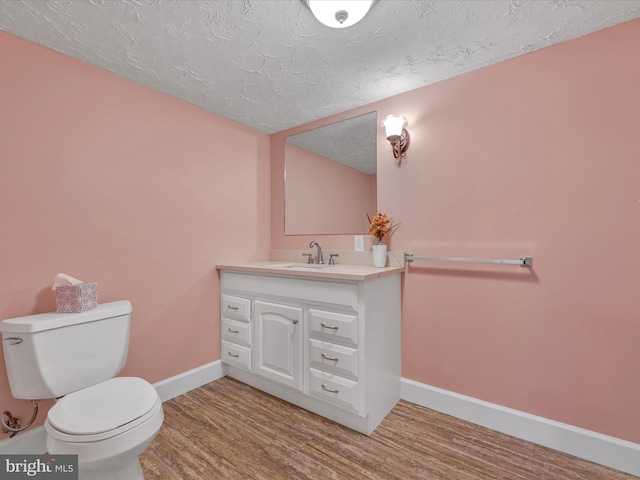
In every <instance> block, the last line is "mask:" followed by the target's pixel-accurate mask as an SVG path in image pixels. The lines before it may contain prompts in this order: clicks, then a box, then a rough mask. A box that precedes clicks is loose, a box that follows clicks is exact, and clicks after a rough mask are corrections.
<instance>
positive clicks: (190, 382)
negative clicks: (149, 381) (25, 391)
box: [0, 360, 224, 455]
mask: <svg viewBox="0 0 640 480" xmlns="http://www.w3.org/2000/svg"><path fill="white" fill-rule="evenodd" d="M223 376H224V373H223V371H222V362H220V360H218V361H216V362H211V363H209V364H207V365H202V366H200V367H197V368H194V369H193V370H189V371H187V372H183V373H180V374H178V375H176V376H174V377H171V378H167V379H166V380H161V381H159V382H157V383H154V384H153V386H154V387H155V388H156V390H157V392H158V395H159V396H160V398H161V399H162V401H163V402H166V401H167V400H171V399H172V398H174V397H177V396H178V395H182V394H183V393H187V392H188V391H190V390H193V389H194V388H198V387H201V386H202V385H206V384H207V383H209V382H213V381H214V380H218V379H219V378H222V377H223ZM46 451H47V447H46V445H45V431H44V427H42V426H41V427H35V428H32V429H31V430H27V431H26V432H24V433H19V434H18V435H16V436H15V437H13V438H6V439H4V440H0V453H2V454H33V455H38V454H42V453H45V452H46Z"/></svg>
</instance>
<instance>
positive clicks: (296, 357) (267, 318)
mask: <svg viewBox="0 0 640 480" xmlns="http://www.w3.org/2000/svg"><path fill="white" fill-rule="evenodd" d="M254 319H255V335H256V336H255V345H254V353H255V358H254V362H255V365H254V366H255V369H254V370H255V373H257V374H259V375H262V376H264V377H267V378H270V379H271V380H275V381H277V382H279V383H282V384H284V385H287V386H289V387H292V388H295V389H297V390H302V308H300V307H293V306H289V305H281V304H276V303H269V302H263V301H260V300H256V301H255V303H254Z"/></svg>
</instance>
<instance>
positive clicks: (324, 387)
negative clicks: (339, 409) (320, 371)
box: [320, 383, 340, 393]
mask: <svg viewBox="0 0 640 480" xmlns="http://www.w3.org/2000/svg"><path fill="white" fill-rule="evenodd" d="M320 386H321V387H322V389H323V390H324V391H325V392H329V393H340V390H331V389H330V388H327V386H326V385H325V384H324V383H323V384H322V385H320Z"/></svg>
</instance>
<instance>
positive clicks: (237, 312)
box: [220, 295, 251, 322]
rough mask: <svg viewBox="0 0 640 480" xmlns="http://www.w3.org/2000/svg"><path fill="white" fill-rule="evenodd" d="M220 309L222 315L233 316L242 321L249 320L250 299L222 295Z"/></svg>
mask: <svg viewBox="0 0 640 480" xmlns="http://www.w3.org/2000/svg"><path fill="white" fill-rule="evenodd" d="M220 310H221V312H222V316H223V317H228V318H233V319H235V320H240V321H243V322H249V321H251V300H249V299H248V298H240V297H234V296H232V295H222V303H221V304H220Z"/></svg>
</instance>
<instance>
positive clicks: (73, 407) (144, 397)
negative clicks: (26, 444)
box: [44, 377, 164, 480]
mask: <svg viewBox="0 0 640 480" xmlns="http://www.w3.org/2000/svg"><path fill="white" fill-rule="evenodd" d="M163 419H164V414H163V411H162V404H161V401H160V397H159V396H158V394H157V392H156V390H155V388H153V386H152V385H150V384H149V383H147V382H146V381H144V380H142V379H141V378H133V377H116V378H113V379H111V380H107V381H106V382H102V383H99V384H97V385H93V386H91V387H88V388H85V389H83V390H79V391H77V392H74V393H71V394H69V395H66V396H65V397H63V398H62V399H60V400H59V401H58V402H57V403H56V404H55V405H54V406H53V407H52V408H51V409H50V410H49V413H48V415H47V419H46V420H45V424H44V427H45V430H46V433H47V438H46V445H47V451H48V452H49V453H50V454H74V455H78V471H79V477H80V478H81V479H82V480H142V479H143V478H144V476H143V474H142V468H141V466H140V461H139V456H140V454H141V453H142V452H143V451H144V450H145V449H146V448H147V446H149V444H150V443H151V441H152V440H153V439H154V438H155V436H156V435H157V433H158V431H159V430H160V427H161V426H162V421H163Z"/></svg>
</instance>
